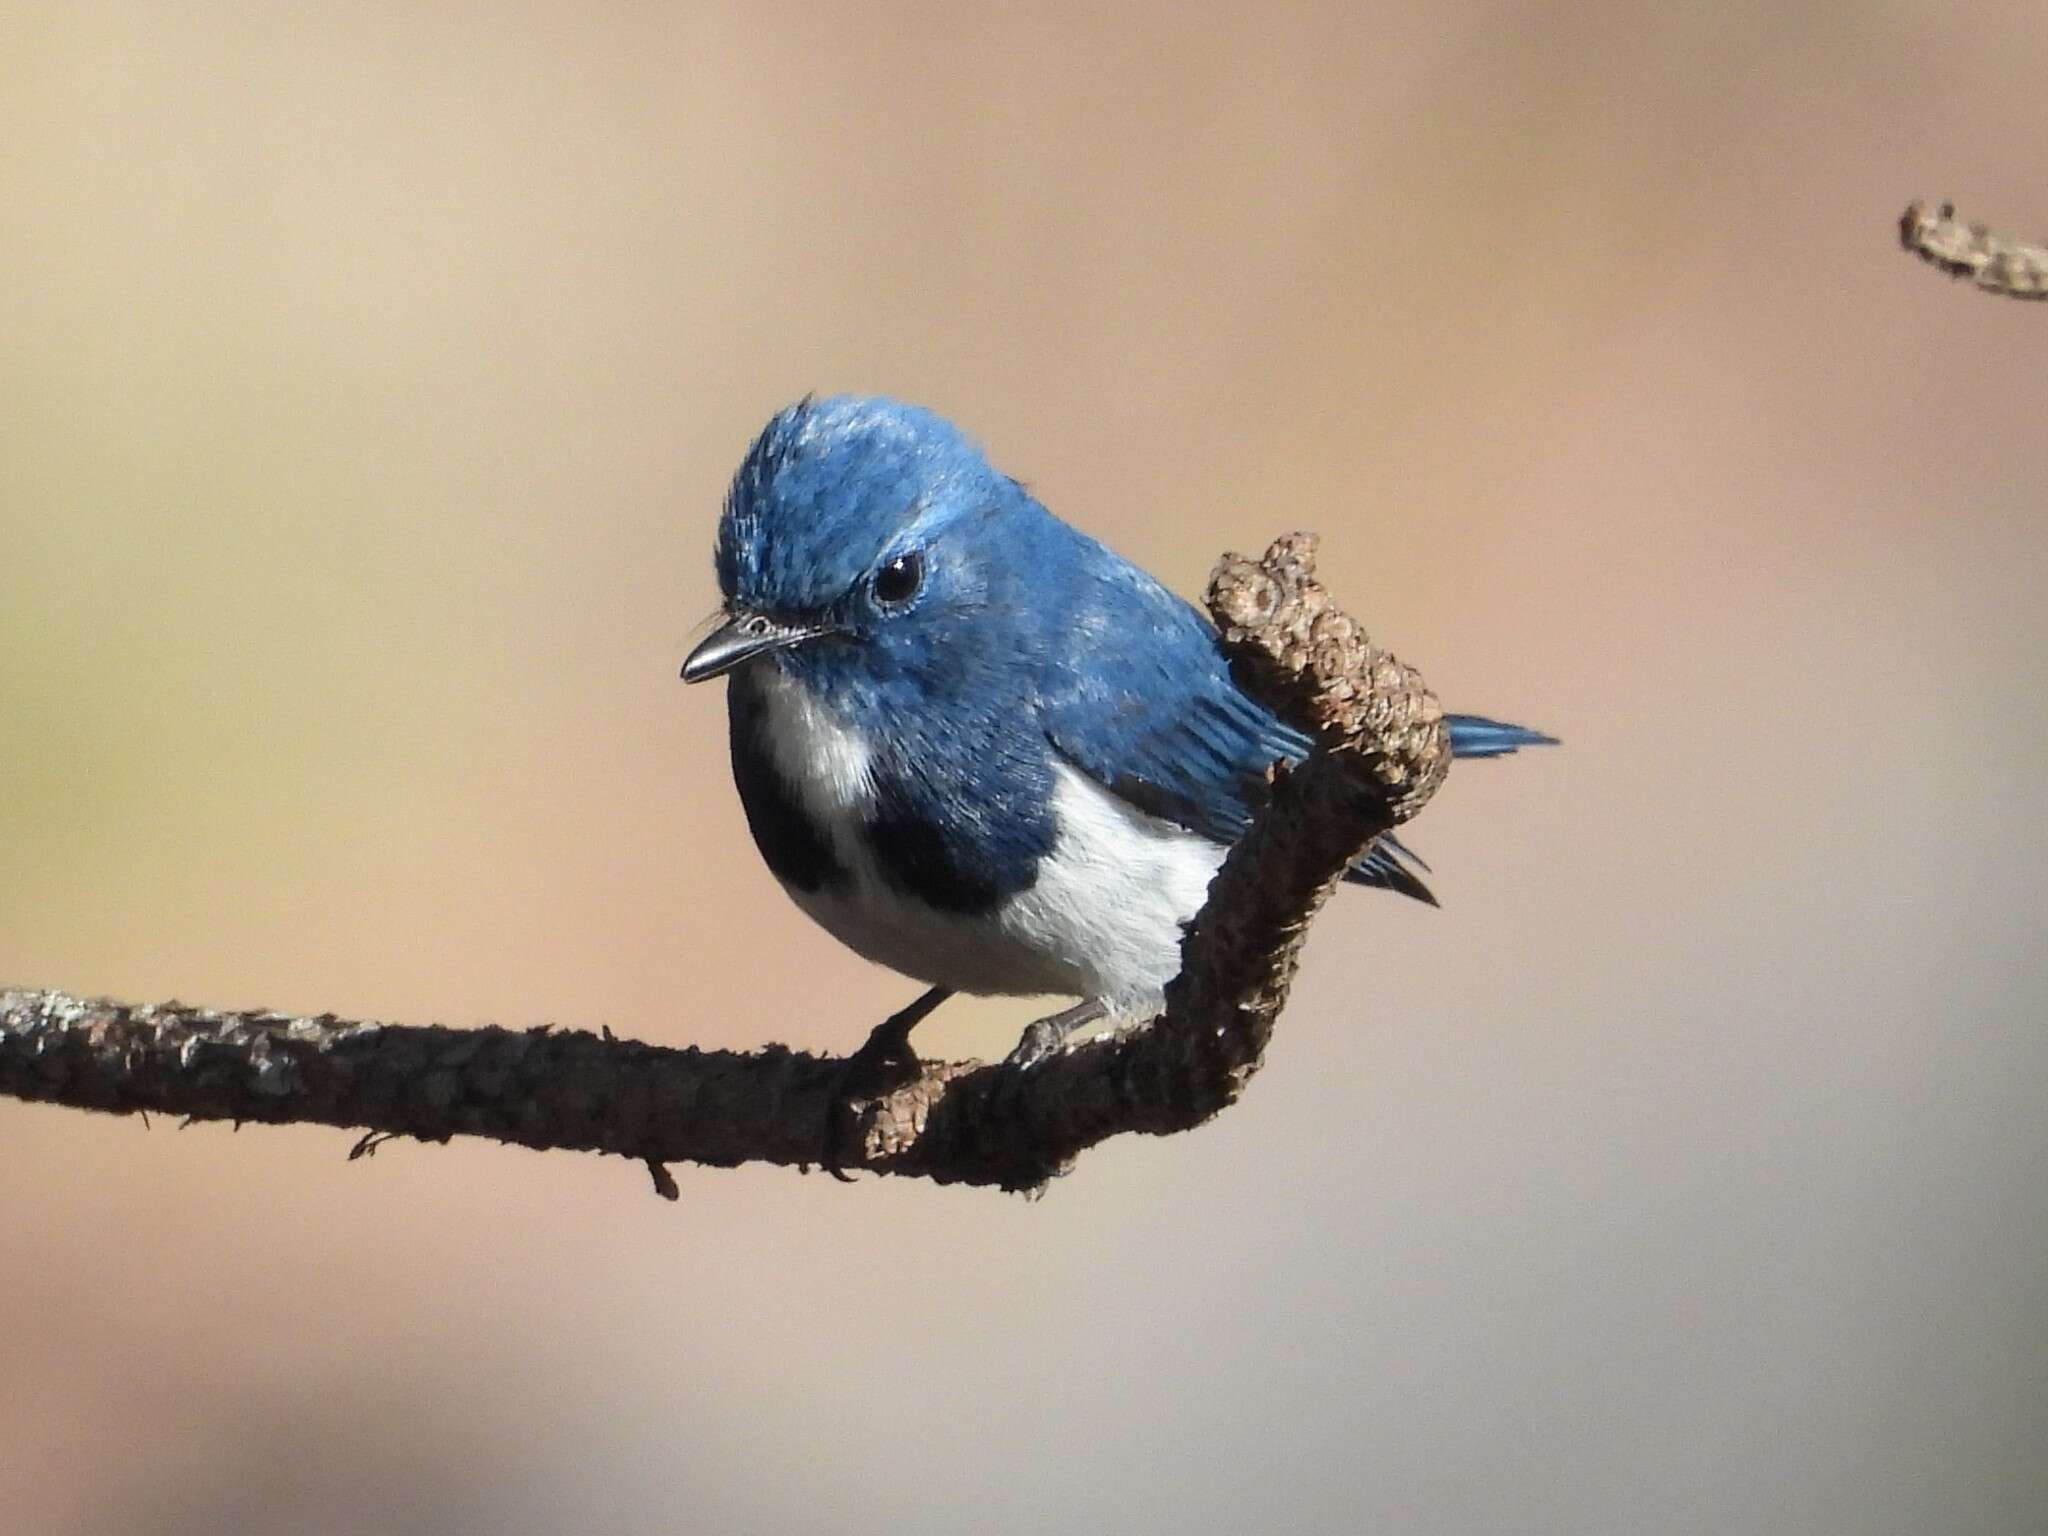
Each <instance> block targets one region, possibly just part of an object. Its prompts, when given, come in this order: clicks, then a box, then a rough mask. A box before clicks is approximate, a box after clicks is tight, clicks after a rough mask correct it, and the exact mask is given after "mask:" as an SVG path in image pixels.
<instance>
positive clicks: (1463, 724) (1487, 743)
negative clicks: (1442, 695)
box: [1444, 715, 1557, 757]
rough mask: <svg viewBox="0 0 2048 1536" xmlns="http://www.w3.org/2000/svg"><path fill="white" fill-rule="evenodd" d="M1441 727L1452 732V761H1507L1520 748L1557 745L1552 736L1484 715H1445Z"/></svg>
mask: <svg viewBox="0 0 2048 1536" xmlns="http://www.w3.org/2000/svg"><path fill="white" fill-rule="evenodd" d="M1444 723H1445V724H1446V725H1448V726H1449V727H1450V728H1451V756H1453V757H1506V756H1507V755H1508V754H1509V753H1510V752H1519V751H1520V750H1521V749H1522V748H1523V747H1554V746H1556V745H1557V738H1556V737H1555V736H1546V735H1544V734H1543V733H1542V732H1541V731H1532V730H1530V729H1529V727H1527V726H1526V725H1509V724H1508V723H1507V722H1506V721H1504V720H1489V719H1487V718H1486V717H1485V716H1484V715H1445V716H1444Z"/></svg>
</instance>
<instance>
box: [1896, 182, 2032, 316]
mask: <svg viewBox="0 0 2048 1536" xmlns="http://www.w3.org/2000/svg"><path fill="white" fill-rule="evenodd" d="M1899 241H1900V243H1901V244H1902V245H1904V246H1905V248H1906V249H1907V250H1909V251H1911V252H1913V254H1914V255H1916V256H1918V257H1920V258H1921V259H1922V260H1923V261H1926V262H1928V263H1930V264H1931V265H1933V266H1937V267H1939V268H1941V270H1942V271H1944V272H1946V273H1948V274H1949V275H1950V276H1951V277H1967V278H1968V279H1969V280H1970V281H1971V282H1973V283H1975V284H1976V285H1977V286H1978V287H1979V288H1982V289H1984V290H1985V291H1986V292H1988V293H2002V294H2005V295H2007V296H2009V297H2011V298H2015V299H2048V247H2042V246H2039V245H2027V244H2024V243H2022V242H2021V241H2018V240H2008V239H2006V238H2004V237H2003V236H2001V235H1994V234H1992V233H1991V231H1990V229H1989V228H1987V227H1986V226H1985V225H1982V224H1965V223H1964V222H1963V221H1962V220H1961V219H1959V218H1957V217H1956V210H1955V205H1954V204H1953V203H1943V204H1941V205H1940V206H1939V207H1930V206H1929V205H1928V204H1926V203H1912V204H1910V205H1908V207H1907V209H1906V211H1905V212H1904V213H1903V214H1901V215H1900V217H1899Z"/></svg>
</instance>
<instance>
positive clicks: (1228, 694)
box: [1039, 541, 1309, 844]
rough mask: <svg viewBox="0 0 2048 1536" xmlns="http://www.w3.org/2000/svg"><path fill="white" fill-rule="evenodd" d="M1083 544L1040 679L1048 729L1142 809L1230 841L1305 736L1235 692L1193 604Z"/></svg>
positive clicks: (1058, 746) (1057, 743) (1066, 753)
mask: <svg viewBox="0 0 2048 1536" xmlns="http://www.w3.org/2000/svg"><path fill="white" fill-rule="evenodd" d="M1090 542H1091V543H1092V541H1090ZM1090 554H1091V555H1092V556H1094V558H1093V559H1091V560H1089V561H1088V562H1087V564H1088V566H1089V567H1090V570H1089V576H1090V578H1091V579H1089V580H1088V581H1086V582H1084V583H1082V584H1081V585H1080V586H1079V587H1078V588H1077V589H1074V590H1072V591H1070V592H1069V594H1068V596H1069V597H1070V599H1071V604H1070V606H1069V607H1068V609H1067V611H1065V612H1063V613H1062V614H1060V615H1059V639H1058V641H1057V643H1056V644H1055V645H1054V646H1053V647H1052V648H1051V654H1050V656H1049V657H1048V658H1047V662H1048V665H1047V667H1046V674H1045V676H1044V677H1043V678H1042V679H1041V683H1040V689H1039V700H1040V709H1041V719H1042V722H1043V725H1044V728H1045V733H1046V737H1047V739H1048V740H1049V741H1050V742H1051V743H1052V746H1053V749H1054V751H1056V752H1057V753H1058V754H1059V755H1060V756H1061V757H1062V758H1064V759H1065V760H1066V761H1067V762H1069V763H1071V764H1072V765H1073V766H1074V767H1076V768H1078V769H1080V770H1081V772H1083V773H1085V774H1087V775H1088V776H1089V777H1090V778H1091V779H1093V780H1095V781H1096V782H1097V783H1098V784H1100V785H1102V786H1103V787H1104V788H1105V789H1108V790H1109V791H1110V792H1111V793H1113V794H1115V795H1117V796H1119V797H1120V798H1121V799H1123V800H1125V801H1128V802H1129V803H1130V804H1131V805H1133V806H1136V807H1137V808H1138V809H1139V810H1142V811H1144V812H1146V813H1147V814H1149V815H1152V816H1157V817H1159V818H1160V819H1161V820H1164V821H1170V822H1172V823H1174V824H1175V825H1176V826H1181V827H1185V828H1187V829H1188V830H1189V831H1191V832H1195V833H1199V834H1200V835H1201V836H1203V837H1206V838H1208V839H1210V840H1211V841H1212V842H1218V843H1226V844H1227V843H1234V842H1236V841H1237V839H1238V838H1239V837H1240V836H1241V835H1242V834H1243V832H1244V829H1245V827H1246V825H1247V824H1248V823H1249V822H1250V820H1251V817H1252V812H1253V811H1254V810H1255V809H1256V808H1257V807H1258V806H1259V805H1260V804H1261V803H1263V801H1264V799H1265V796H1266V793H1267V785H1266V770H1267V769H1268V768H1269V767H1270V766H1271V765H1272V764H1273V763H1275V762H1278V761H1281V760H1283V759H1284V760H1287V761H1298V760H1299V759H1300V758H1302V757H1303V756H1305V755H1306V754H1307V752H1308V747H1309V743H1308V741H1307V739H1306V738H1305V737H1303V736H1302V735H1301V734H1300V733H1298V732H1296V731H1294V730H1291V729H1290V728H1289V727H1287V726H1286V725H1283V724H1282V723H1281V722H1280V721H1279V720H1278V719H1276V718H1275V717H1274V716H1273V715H1271V714H1269V713H1268V712H1267V711H1266V710H1264V709H1262V708H1261V707H1260V706H1259V705H1257V704H1255V703H1253V702H1252V700H1251V699H1249V698H1247V697H1246V696H1245V695H1244V694H1243V693H1241V692H1239V691H1238V688H1237V685H1236V684H1235V683H1233V682H1232V681H1231V680H1230V672H1229V669H1228V668H1227V667H1226V666H1225V664H1224V661H1223V654H1222V652H1221V651H1220V650H1218V649H1217V645H1216V633H1215V631H1214V630H1213V629H1212V628H1211V627H1210V626H1209V623H1208V621H1207V620H1206V619H1204V618H1203V617H1202V616H1201V615H1200V614H1199V613H1197V612H1196V611H1195V610H1194V609H1193V608H1192V607H1190V606H1189V605H1188V604H1187V603H1186V602H1184V601H1182V600H1181V599H1180V598H1178V597H1175V596H1174V595H1173V594H1172V593H1171V592H1168V591H1167V590H1166V589H1165V588H1164V587H1161V586H1160V585H1159V584H1158V583H1157V582H1155V581H1153V580H1152V579H1151V578H1150V577H1149V576H1146V575H1145V574H1144V573H1143V572H1141V571H1139V570H1137V569H1136V568H1135V567H1133V566H1130V565H1127V564H1125V562H1123V561H1122V560H1120V559H1118V558H1117V557H1116V556H1114V555H1111V554H1109V552H1108V551H1106V550H1102V549H1101V547H1100V546H1095V548H1094V549H1093V550H1091V551H1090Z"/></svg>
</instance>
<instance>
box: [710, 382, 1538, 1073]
mask: <svg viewBox="0 0 2048 1536" xmlns="http://www.w3.org/2000/svg"><path fill="white" fill-rule="evenodd" d="M717 569H718V586H719V590H720V592H721V593H723V595H724V600H725V601H724V607H723V610H722V611H721V613H720V614H719V616H718V618H719V624H718V627H717V628H716V629H715V630H714V631H713V632H712V633H711V634H710V635H709V636H708V637H707V638H705V639H704V640H703V642H702V643H701V644H699V645H698V646H697V647H696V648H695V649H694V650H693V651H691V653H690V655H689V658H688V660H686V661H685V662H684V663H683V678H684V680H685V681H687V682H692V683H694V682H701V681H703V680H704V679H706V678H712V677H719V676H727V677H729V678H730V680H731V681H730V686H729V688H728V690H727V705H728V715H729V720H730V726H731V744H732V766H733V778H734V780H735V781H736V783H737V785H738V788H739V794H740V803H741V804H742V806H743V807H744V808H745V811H746V816H747V824H748V826H749V828H750V829H751V830H752V832H753V834H754V841H755V843H756V844H757V845H758V846H759V848H760V850H761V856H762V857H763V858H764V859H765V860H766V861H767V864H768V867H769V869H770V870H771V871H772V872H773V873H774V875H775V877H776V879H777V880H778V881H780V882H781V884H782V886H783V888H784V889H785V890H786V891H788V892H789V894H790V895H791V897H793V898H794V899H795V901H796V904H797V905H798V906H799V907H801V908H802V909H803V910H804V911H805V912H807V913H808V914H809V915H810V916H811V917H812V918H814V919H815V920H816V921H817V922H818V923H819V924H821V925H822V926H823V927H824V928H825V929H826V931H828V932H829V933H831V934H832V935H833V936H834V937H835V938H837V939H839V940H840V941H841V942H842V943H844V944H846V945H847V946H849V947H850V948H852V949H853V950H855V951H857V952H858V953H860V954H862V955H864V956H866V957H867V958H868V959H870V960H873V961H877V962H879V963H880V964H882V965H885V966H888V967H890V968H891V969H892V970H896V971H900V972H902V973H903V974H904V975H906V976H909V977H913V978H915V979H917V980H919V981H922V982H924V983H925V984H926V985H927V986H928V987H929V989H930V990H929V991H927V992H926V993H925V994H924V995H923V996H922V997H920V998H919V999H918V1000H917V1001H916V1002H914V1003H912V1004H911V1005H910V1006H909V1007H908V1008H906V1009H904V1010H903V1011H902V1012H900V1013H898V1014H897V1015H895V1016H894V1017H893V1018H891V1019H889V1020H888V1021H886V1022H885V1023H884V1024H883V1025H881V1026H880V1027H879V1028H877V1029H876V1031H875V1033H874V1036H873V1037H872V1038H871V1039H870V1041H869V1043H868V1047H867V1048H866V1049H865V1050H864V1051H863V1053H862V1055H863V1056H868V1055H871V1054H872V1055H879V1056H882V1057H892V1058H894V1059H898V1060H900V1059H901V1058H902V1057H903V1055H904V1053H905V1051H906V1049H907V1047H906V1042H907V1038H908V1034H909V1031H910V1029H911V1028H912V1027H913V1026H914V1025H915V1024H916V1023H917V1022H918V1021H919V1020H921V1019H923V1018H924V1017H925V1016H926V1015H927V1014H929V1013H930V1012H931V1010H932V1009H933V1008H935V1007H937V1006H938V1004H939V1003H941V1002H943V1001H944V1000H945V999H946V998H947V997H948V996H950V995H951V994H952V993H955V992H971V993H983V994H987V993H1004V994H1018V995H1041V994H1057V995H1062V996H1067V997H1073V998H1078V999H1080V1001H1079V1003H1078V1004H1076V1006H1074V1007H1073V1008H1070V1009H1068V1010H1067V1011H1066V1012H1065V1013H1062V1014H1058V1015H1055V1016H1053V1017H1052V1018H1050V1019H1047V1020H1043V1021H1041V1022H1040V1024H1038V1025H1034V1026H1033V1028H1032V1030H1031V1031H1029V1032H1027V1034H1026V1037H1025V1040H1024V1041H1023V1042H1021V1043H1020V1045H1019V1047H1018V1053H1017V1055H1016V1056H1015V1057H1013V1059H1016V1060H1023V1061H1027V1062H1028V1061H1031V1060H1036V1059H1038V1058H1040V1057H1042V1056H1043V1055H1044V1054H1046V1053H1047V1052H1048V1051H1050V1050H1052V1049H1055V1048H1057V1046H1058V1044H1059V1043H1060V1042H1061V1041H1062V1040H1063V1039H1064V1038H1065V1037H1066V1035H1067V1034H1068V1033H1070V1032H1071V1031H1072V1030H1074V1029H1076V1028H1078V1027H1080V1026H1081V1025H1083V1024H1086V1023H1090V1022H1093V1021H1094V1020H1096V1019H1100V1018H1102V1017H1103V1016H1104V1015H1105V1014H1115V1015H1118V1016H1138V1015H1141V1014H1142V1013H1144V1012H1146V1011H1148V1010H1155V1009H1156V1008H1157V1007H1158V1005H1159V1003H1160V1000H1161V996H1162V993H1163V990H1164V988H1165V986H1166V983H1167V982H1168V981H1170V980H1171V979H1172V978H1173V976H1174V974H1175V973H1176V972H1177V971H1178V970H1179V969H1180V942H1181V935H1182V930H1183V928H1184V926H1185V925H1186V923H1187V922H1188V920H1189V919H1190V918H1192V917H1193V916H1194V915H1195V913H1196V912H1197V910H1199V908H1200V907H1201V905H1202V901H1203V899H1204V897H1205V895H1206V893H1207V891H1208V886H1209V881H1210V878H1211V877H1212V876H1213V875H1214V874H1215V873H1216V870H1217V867H1218V866H1219V865H1220V864H1221V862H1222V860H1223V856H1224V854H1225V852H1226V851H1227V849H1228V848H1229V846H1230V844H1231V843H1233V842H1235V841H1236V840H1237V838H1238V837H1239V836H1240V835H1241V834H1242V833H1243V831H1244V829H1245V826H1246V825H1247V823H1248V822H1249V821H1250V819H1251V816H1252V813H1253V811H1254V809H1255V808H1256V807H1257V806H1258V804H1259V803H1260V800H1261V797H1262V796H1263V795H1264V794H1265V793H1266V773H1267V769H1268V767H1269V766H1270V765H1271V764H1272V763H1273V762H1275V761H1276V760H1280V759H1286V760H1290V761H1291V760H1299V759H1300V758H1302V757H1303V756H1305V755H1306V753H1307V751H1308V748H1309V743H1308V741H1307V739H1306V738H1304V737H1303V736H1302V735H1301V734H1299V733H1298V732H1296V731H1294V730H1293V729H1291V728H1290V727H1288V726H1286V725H1284V724H1283V723H1281V721H1280V720H1278V719H1277V718H1275V717H1274V716H1273V715H1272V714H1271V713H1269V712H1268V711H1267V710H1266V709H1265V708H1264V707H1263V706H1261V705H1260V704H1258V703H1256V702H1255V701H1254V700H1252V699H1250V698H1248V697H1247V696H1246V695H1245V694H1243V693H1241V692H1240V691H1239V690H1238V688H1237V687H1236V685H1235V684H1234V683H1233V682H1232V681H1231V678H1230V673H1229V670H1228V668H1227V667H1226V665H1225V663H1224V659H1223V656H1222V654H1221V652H1220V651H1219V650H1218V648H1217V644H1216V636H1215V631H1214V630H1213V629H1212V628H1211V626H1210V624H1209V622H1208V620H1207V619H1205V618H1204V617H1203V616H1202V615H1201V614H1200V613H1198V612H1197V611H1196V610H1195V609H1194V608H1193V607H1192V606H1190V605H1189V604H1188V603H1186V602H1184V601H1183V600H1181V599H1180V598H1178V597H1176V596H1174V595H1173V594H1172V593H1171V592H1169V591H1167V590H1166V589H1165V588H1164V587H1162V586H1160V585H1159V583H1158V582H1156V581H1154V580H1153V579H1152V578H1151V577H1150V576H1147V575H1146V574H1145V573H1144V572H1143V571H1141V570H1139V569H1138V568H1137V567H1136V566H1133V565H1131V564H1130V563H1129V562H1128V561H1126V560H1124V559H1122V558H1121V557H1119V556H1117V555H1115V554H1113V553H1111V552H1110V551H1109V550H1107V549H1105V548H1104V547H1103V546H1102V545H1100V544H1098V543H1096V542H1095V540H1093V539H1091V538H1089V537H1088V536H1087V535H1085V534H1083V533H1081V532H1079V531H1077V530H1076V529H1074V528H1071V527H1069V526H1068V525H1067V524H1066V523H1064V522H1061V521H1060V520H1059V519H1058V518H1057V517H1055V516H1053V515H1052V513H1050V512H1049V511H1047V510H1046V509H1045V508H1044V507H1043V506H1042V505H1040V504H1039V502H1038V501H1037V500H1036V499H1035V498H1034V497H1033V496H1032V495H1031V493H1030V492H1029V491H1028V490H1026V489H1025V487H1024V486H1023V485H1021V484H1020V483H1019V482H1017V481H1015V480H1013V479H1011V478H1009V477H1008V476H1007V475H1004V474H1001V473H999V472H998V471H997V470H995V469H993V468H992V467H991V466H990V465H989V463H988V461H987V459H986V458H984V457H983V455H982V452H981V450H980V448H979V447H977V446H976V445H975V444H974V443H973V442H972V441H970V440H969V439H968V438H967V437H966V436H965V435H964V434H962V433H961V432H960V431H959V430H958V429H957V428H956V427H954V426H953V425H952V424H951V423H950V422H947V421H945V420H944V419H942V418H941V417H939V416H937V415H934V414H933V413H932V412H930V411H927V410H923V409H920V408H919V407H916V406H911V405H905V404H901V403H899V402H897V401H893V400H888V399H881V398H872V397H859V396H840V397H835V398H832V399H826V400H813V399H805V400H803V401H801V402H799V403H798V404H796V405H793V406H791V407H789V408H788V409H787V410H784V411H782V412H780V413H779V414H778V415H776V416H775V418H774V419H773V420H771V421H770V422H769V423H768V425H767V427H766V428H765V429H763V431H762V432H761V434H760V436H759V437H758V438H756V439H755V440H754V443H753V446H752V447H751V448H749V449H748V451H747V455H746V458H745V460H744V462H742V463H741V465H740V468H739V472H738V474H737V475H736V476H735V477H734V479H733V483H732V489H731V492H730V494H729V495H728V497H727V500H726V504H725V511H724V515H723V517H722V518H721V519H720V521H719V525H718V542H717ZM1449 718H1450V733H1451V747H1452V751H1453V753H1454V754H1455V755H1457V756H1460V757H1499V756H1503V755H1505V754H1508V753H1511V752H1514V751H1516V750H1517V749H1519V748H1521V747H1527V746H1535V745H1541V744H1548V743H1550V742H1551V740H1552V738H1550V737H1548V736H1545V735H1543V734H1541V733H1540V732H1537V731H1532V730H1527V729H1525V728H1523V727H1521V726H1517V725H1505V724H1502V723H1500V722H1497V721H1493V720H1487V719H1482V718H1480V717H1478V716H1475V715H1452V716H1450V717H1449ZM1424 867H1425V866H1423V865H1422V864H1421V861H1420V860H1419V859H1417V858H1416V857H1415V856H1414V855H1413V854H1411V853H1410V852H1409V851H1408V850H1407V849H1406V848H1405V847H1403V846H1402V845H1401V844H1400V843H1399V842H1398V841H1396V840H1395V839H1394V838H1392V837H1384V838H1382V839H1380V841H1379V842H1378V843H1377V844H1376V845H1375V846H1374V847H1373V848H1372V849H1371V850H1370V851H1368V852H1367V853H1366V854H1365V856H1364V857H1363V858H1361V859H1360V860H1359V861H1358V863H1357V864H1356V865H1355V866H1354V867H1353V868H1352V870H1351V871H1350V875H1349V878H1350V879H1352V880H1354V881H1356V882H1357V883H1359V884H1361V885H1369V886H1379V887H1382V888H1385V889H1388V890H1393V891H1398V892H1401V893H1402V894H1404V895H1408V896H1412V897H1415V898H1417V899H1419V900H1422V901H1427V902H1430V903H1431V904H1432V905H1434V904H1435V898H1434V897H1433V896H1432V895H1431V894H1430V892H1429V888H1428V887H1427V886H1426V885H1425V884H1424V883H1423V881H1422V878H1421V874H1420V870H1421V869H1423V868H1424Z"/></svg>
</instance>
